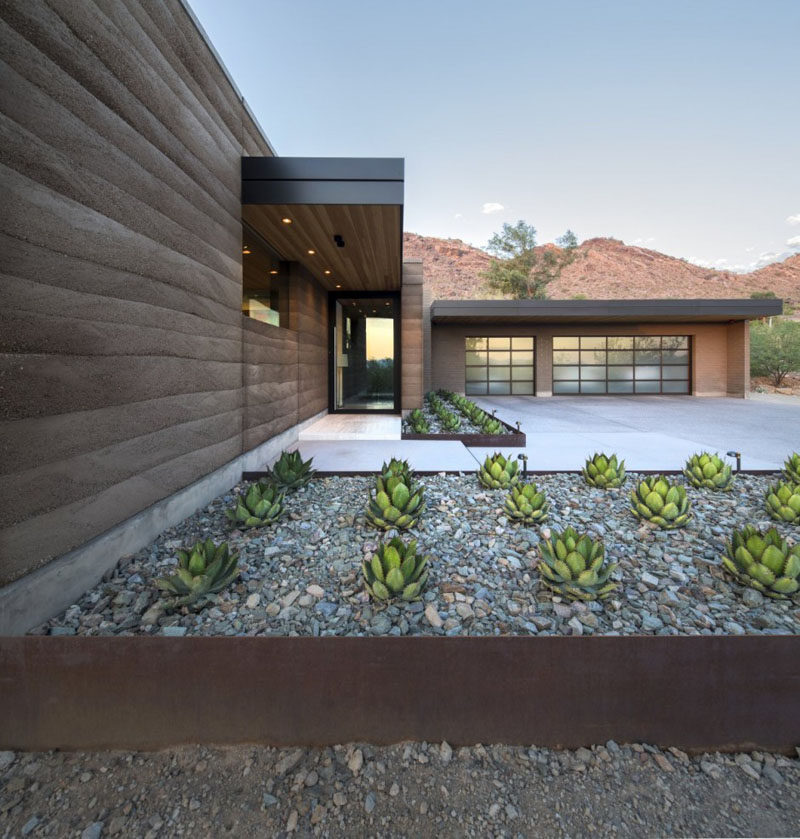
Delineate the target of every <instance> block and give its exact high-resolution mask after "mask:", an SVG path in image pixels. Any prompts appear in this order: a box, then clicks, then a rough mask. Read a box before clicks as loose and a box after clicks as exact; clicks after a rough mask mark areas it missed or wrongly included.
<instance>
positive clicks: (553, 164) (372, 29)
mask: <svg viewBox="0 0 800 839" xmlns="http://www.w3.org/2000/svg"><path fill="white" fill-rule="evenodd" d="M190 2H191V4H192V8H193V9H194V11H195V13H196V15H197V17H198V18H199V20H200V22H201V23H202V25H203V26H204V28H205V29H206V31H207V33H208V34H209V36H210V38H211V41H212V43H213V44H214V46H215V47H216V49H217V51H218V52H219V54H220V56H221V57H222V60H223V61H224V62H225V64H226V66H227V67H228V69H229V70H230V72H231V74H232V75H233V77H234V79H235V80H236V82H237V84H238V86H239V88H240V90H241V91H242V93H243V94H244V97H245V99H246V100H247V101H248V103H249V104H250V106H251V108H252V109H253V112H254V113H255V114H256V116H257V118H258V120H259V121H260V123H261V125H262V126H263V128H264V130H265V131H266V133H267V136H268V137H269V138H270V140H271V142H272V144H273V145H274V146H275V148H276V150H277V152H278V154H280V155H286V156H290V155H299V156H317V155H318V156H328V155H329V156H348V157H351V156H352V157H355V156H378V157H395V156H396V157H404V158H405V160H406V210H405V228H406V230H410V231H414V232H416V233H422V234H425V235H432V236H443V237H453V238H460V239H464V240H465V241H467V242H471V243H472V244H475V245H478V246H484V245H485V244H486V242H487V240H488V239H489V237H490V235H491V234H492V233H493V232H494V231H496V230H498V229H499V228H500V226H501V225H502V223H503V222H504V221H511V222H513V221H516V220H517V219H519V218H522V219H525V220H526V221H528V222H529V223H531V224H533V225H534V226H535V227H536V228H537V229H538V231H539V239H540V241H542V242H545V241H552V240H553V239H554V238H555V237H556V236H558V235H560V234H561V233H562V232H563V231H564V230H565V228H567V227H570V228H572V229H573V230H574V231H575V233H576V234H577V236H578V238H579V239H580V240H583V239H587V238H590V237H593V236H615V237H617V238H619V239H622V240H624V241H625V242H627V243H628V244H641V245H643V246H645V247H651V248H654V249H656V250H660V251H663V252H664V253H669V254H672V255H674V256H681V257H686V258H690V259H692V260H693V261H696V262H701V263H704V264H709V265H711V264H715V265H717V266H718V267H722V268H727V267H734V268H738V269H739V270H743V269H749V268H751V267H756V266H757V265H758V264H764V263H765V262H769V261H774V260H775V259H776V258H778V255H784V256H785V255H788V253H790V252H794V251H796V250H800V0H748V2H740V0H724V2H723V1H722V0H691V1H690V2H687V0H658V2H656V0H604V1H603V0H591V1H590V0H549V2H536V0H528V2H525V0H520V2H503V0H496V2H491V3H477V2H455V1H454V0H453V1H452V2H450V1H447V2H438V0H428V2H418V0H404V2H402V3H400V2H386V0H383V1H382V0H372V2H360V0H340V2H330V0H328V1H327V2H323V0H273V2H265V1H264V0H224V2H223V0H190ZM484 205H499V206H501V207H502V209H496V208H495V209H494V211H493V212H485V211H484V210H485V209H492V208H491V207H489V208H485V207H484ZM795 216H796V217H797V218H795V219H793V218H792V217H795ZM792 240H794V243H792ZM723 260H724V261H723ZM667 292H668V290H666V289H665V294H666V293H667Z"/></svg>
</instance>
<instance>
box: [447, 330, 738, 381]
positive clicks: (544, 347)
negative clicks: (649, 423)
mask: <svg viewBox="0 0 800 839" xmlns="http://www.w3.org/2000/svg"><path fill="white" fill-rule="evenodd" d="M483 335H496V336H505V335H533V336H534V337H535V338H536V395H537V396H552V392H553V366H552V364H553V356H552V347H553V343H552V338H553V336H554V335H691V336H692V370H691V376H692V394H693V395H694V396H742V397H743V396H745V395H746V394H747V391H748V390H749V329H748V325H747V323H746V322H739V321H737V322H734V323H730V324H726V323H721V324H720V323H701V324H698V323H640V324H636V323H632V324H627V323H607V324H594V323H593V324H574V325H563V324H559V325H558V326H542V325H540V324H531V325H530V326H523V325H519V324H514V325H509V324H494V325H492V324H485V325H484V324H444V323H434V324H433V325H432V327H431V345H432V346H431V354H432V361H431V365H432V369H431V387H432V388H433V389H434V390H435V389H436V388H440V387H441V388H445V389H446V390H454V391H456V392H457V393H463V392H464V370H465V366H464V338H466V337H471V336H483Z"/></svg>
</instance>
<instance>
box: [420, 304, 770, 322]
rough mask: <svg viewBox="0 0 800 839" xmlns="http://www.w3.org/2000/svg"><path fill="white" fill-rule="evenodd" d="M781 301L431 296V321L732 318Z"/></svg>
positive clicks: (749, 316)
mask: <svg viewBox="0 0 800 839" xmlns="http://www.w3.org/2000/svg"><path fill="white" fill-rule="evenodd" d="M782 311H783V301H782V300H777V299H776V300H772V299H766V300H765V299H758V300H751V299H749V298H733V299H713V298H702V299H687V300H435V301H434V302H433V303H432V305H431V321H432V322H433V323H441V324H446V323H572V322H593V321H597V322H600V321H603V322H608V321H615V322H634V321H638V322H646V321H653V322H657V321H661V322H663V321H676V322H685V321H698V322H709V321H711V322H714V321H720V322H725V321H735V320H753V319H756V318H762V317H771V316H774V315H779V314H781V312H782Z"/></svg>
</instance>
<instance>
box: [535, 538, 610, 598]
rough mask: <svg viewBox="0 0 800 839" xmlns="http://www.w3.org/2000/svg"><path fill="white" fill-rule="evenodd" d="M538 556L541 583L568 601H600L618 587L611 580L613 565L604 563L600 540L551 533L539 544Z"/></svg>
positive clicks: (603, 552) (603, 551) (603, 550)
mask: <svg viewBox="0 0 800 839" xmlns="http://www.w3.org/2000/svg"><path fill="white" fill-rule="evenodd" d="M539 556H540V561H539V564H538V569H539V574H540V576H541V580H542V582H543V583H544V584H545V585H546V586H547V587H548V588H550V589H552V591H554V592H555V593H556V594H560V595H562V596H563V597H566V598H567V599H569V600H602V599H603V598H605V597H608V596H609V595H610V594H611V593H612V592H613V591H614V590H615V589H616V588H617V583H616V582H615V581H614V580H612V579H610V578H611V575H612V573H613V572H614V570H615V569H616V567H617V565H616V563H613V562H608V561H606V558H605V549H604V547H603V542H602V540H600V539H592V537H591V536H589V534H588V533H583V534H578V533H577V531H576V530H575V529H574V528H572V527H567V528H566V529H565V530H563V531H562V532H560V533H559V532H558V531H553V533H551V535H550V538H549V539H545V540H543V541H542V542H540V543H539Z"/></svg>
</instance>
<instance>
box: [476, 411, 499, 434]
mask: <svg viewBox="0 0 800 839" xmlns="http://www.w3.org/2000/svg"><path fill="white" fill-rule="evenodd" d="M484 417H485V419H484V420H483V422H482V423H481V431H482V432H483V433H484V434H501V433H502V432H503V424H502V423H501V422H500V420H499V419H495V418H494V417H490V416H487V415H486V414H484Z"/></svg>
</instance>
